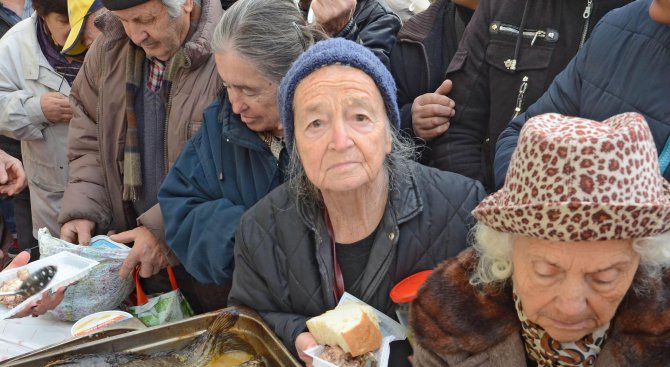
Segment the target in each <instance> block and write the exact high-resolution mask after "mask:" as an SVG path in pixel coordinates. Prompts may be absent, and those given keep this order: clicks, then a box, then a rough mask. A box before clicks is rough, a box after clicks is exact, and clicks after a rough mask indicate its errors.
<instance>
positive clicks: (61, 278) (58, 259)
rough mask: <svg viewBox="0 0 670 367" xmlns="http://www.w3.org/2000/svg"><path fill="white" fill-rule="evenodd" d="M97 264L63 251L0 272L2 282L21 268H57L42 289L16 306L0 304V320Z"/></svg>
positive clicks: (73, 280)
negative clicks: (53, 266)
mask: <svg viewBox="0 0 670 367" xmlns="http://www.w3.org/2000/svg"><path fill="white" fill-rule="evenodd" d="M97 264H98V262H97V261H95V260H91V259H87V258H85V257H81V256H79V255H75V254H73V253H70V252H67V251H63V252H59V253H57V254H55V255H53V256H49V257H45V258H42V259H39V260H37V261H33V262H31V263H28V264H27V265H24V266H21V267H18V268H14V269H10V270H5V271H3V272H0V282H4V281H7V280H10V279H13V278H16V272H17V271H19V270H21V269H28V272H30V273H32V272H33V271H35V270H37V269H40V268H42V267H45V266H49V265H55V266H56V267H57V268H58V269H57V271H56V275H55V276H54V278H53V279H52V280H51V282H50V283H49V285H48V286H47V287H46V288H45V289H44V290H43V291H41V292H39V293H37V294H34V295H33V296H31V297H29V298H28V299H26V300H24V301H23V302H21V303H20V304H19V305H18V306H16V307H14V308H11V309H10V308H9V307H7V306H5V305H3V304H0V320H3V319H6V318H9V317H12V316H14V315H15V314H16V313H17V312H19V311H20V310H22V309H23V308H24V307H26V306H28V305H29V304H30V303H31V302H33V301H34V300H38V299H41V297H42V294H43V293H44V292H45V291H47V290H53V291H56V290H57V289H58V288H60V287H65V286H68V285H70V284H71V283H74V282H76V281H77V280H79V279H81V278H82V277H84V276H85V275H86V274H87V273H88V272H89V271H90V270H91V268H93V267H94V266H96V265H97Z"/></svg>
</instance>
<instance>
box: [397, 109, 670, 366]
mask: <svg viewBox="0 0 670 367" xmlns="http://www.w3.org/2000/svg"><path fill="white" fill-rule="evenodd" d="M473 214H474V216H475V217H476V218H477V219H478V221H479V222H478V225H477V227H476V230H475V231H474V233H475V236H474V241H475V245H474V248H473V249H470V250H467V251H464V252H463V253H462V254H461V255H459V256H458V258H455V259H450V260H447V261H445V262H444V264H442V265H441V266H440V267H439V268H438V269H437V270H436V271H435V272H434V273H433V274H432V275H431V277H430V278H429V279H428V281H427V282H426V283H425V284H424V286H423V288H422V289H421V290H420V292H419V295H418V297H417V298H416V299H415V300H414V302H413V304H412V306H411V311H410V314H411V316H410V323H411V326H412V328H413V330H414V332H415V337H416V345H415V348H414V365H415V366H451V367H455V366H475V365H476V366H492V367H493V366H505V367H507V366H541V367H554V366H608V367H609V366H631V367H632V366H667V365H668V361H670V299H669V297H670V291H669V290H670V287H669V284H670V270H669V267H670V184H668V183H667V182H666V181H665V180H664V179H663V177H661V175H660V170H659V165H658V159H657V153H656V148H655V145H654V140H653V138H652V135H651V133H650V131H649V128H648V126H647V124H646V122H645V121H644V118H643V117H642V116H641V115H639V114H636V113H628V114H622V115H618V116H614V117H611V118H610V119H608V120H606V121H604V122H596V121H590V120H586V119H581V118H572V117H564V116H561V115H557V114H547V115H540V116H538V117H535V118H533V119H530V120H529V121H528V122H527V123H526V124H525V126H524V128H523V130H522V131H521V138H520V141H519V145H518V147H517V150H516V152H515V153H514V156H513V158H512V162H511V164H510V170H509V172H508V174H507V179H506V181H505V186H504V187H503V189H502V190H500V191H498V192H497V193H495V194H494V195H492V196H490V197H488V198H487V199H485V200H484V201H483V202H482V203H481V204H480V205H479V206H478V207H477V208H476V209H475V210H474V212H473Z"/></svg>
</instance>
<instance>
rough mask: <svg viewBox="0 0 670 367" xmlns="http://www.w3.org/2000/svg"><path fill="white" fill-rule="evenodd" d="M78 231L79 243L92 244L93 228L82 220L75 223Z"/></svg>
mask: <svg viewBox="0 0 670 367" xmlns="http://www.w3.org/2000/svg"><path fill="white" fill-rule="evenodd" d="M75 227H76V231H77V239H79V244H80V245H83V246H89V245H90V244H91V229H90V228H88V226H86V223H83V222H82V221H77V223H76V224H75Z"/></svg>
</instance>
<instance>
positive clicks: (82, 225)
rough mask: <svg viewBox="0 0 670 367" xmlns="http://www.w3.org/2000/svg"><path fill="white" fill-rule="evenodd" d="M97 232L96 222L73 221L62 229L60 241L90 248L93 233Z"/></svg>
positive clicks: (85, 220)
mask: <svg viewBox="0 0 670 367" xmlns="http://www.w3.org/2000/svg"><path fill="white" fill-rule="evenodd" d="M93 230H95V222H94V221H92V220H88V219H73V220H71V221H69V222H67V223H65V224H63V226H62V227H60V239H61V240H64V241H67V242H70V243H78V244H80V245H84V246H88V245H90V244H91V233H93Z"/></svg>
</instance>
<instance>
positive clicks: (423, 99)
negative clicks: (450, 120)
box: [412, 93, 456, 111]
mask: <svg viewBox="0 0 670 367" xmlns="http://www.w3.org/2000/svg"><path fill="white" fill-rule="evenodd" d="M428 105H441V106H444V107H448V108H451V109H453V108H454V107H455V106H456V103H455V102H454V101H453V100H452V99H451V98H449V97H447V96H443V95H441V94H437V93H426V94H422V95H420V96H418V97H416V99H414V103H412V111H414V109H415V108H419V107H421V106H428Z"/></svg>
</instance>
